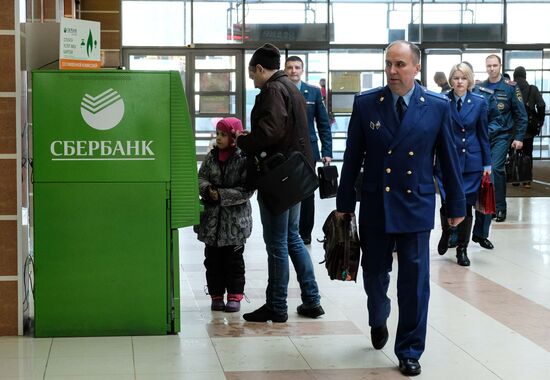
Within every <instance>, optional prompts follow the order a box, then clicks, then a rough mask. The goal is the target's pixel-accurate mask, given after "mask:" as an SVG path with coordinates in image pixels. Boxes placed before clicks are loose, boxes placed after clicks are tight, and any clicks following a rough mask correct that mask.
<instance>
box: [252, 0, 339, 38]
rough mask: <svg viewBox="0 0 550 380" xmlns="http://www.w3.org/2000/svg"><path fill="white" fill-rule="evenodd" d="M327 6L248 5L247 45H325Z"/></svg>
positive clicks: (271, 3)
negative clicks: (252, 42) (299, 43)
mask: <svg viewBox="0 0 550 380" xmlns="http://www.w3.org/2000/svg"><path fill="white" fill-rule="evenodd" d="M327 9H328V8H327V3H326V2H302V3H294V2H266V3H264V2H248V3H246V8H245V13H246V16H245V17H246V20H245V21H246V26H245V27H246V37H245V38H246V40H247V41H271V42H292V41H302V42H304V41H327V40H328V39H329V36H328V35H327V20H328V11H327Z"/></svg>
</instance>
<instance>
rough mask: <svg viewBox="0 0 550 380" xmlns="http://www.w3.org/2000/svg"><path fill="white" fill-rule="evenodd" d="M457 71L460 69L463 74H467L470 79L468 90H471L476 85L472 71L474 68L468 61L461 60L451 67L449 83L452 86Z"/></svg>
mask: <svg viewBox="0 0 550 380" xmlns="http://www.w3.org/2000/svg"><path fill="white" fill-rule="evenodd" d="M455 71H460V72H461V73H462V74H464V75H465V76H466V79H467V80H468V90H471V89H472V88H474V86H475V81H474V73H473V72H472V69H471V68H470V66H469V65H468V64H467V63H464V62H460V63H457V64H456V65H454V66H453V67H451V71H450V72H449V84H450V85H451V87H454V86H453V74H454V73H455Z"/></svg>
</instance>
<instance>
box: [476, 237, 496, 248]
mask: <svg viewBox="0 0 550 380" xmlns="http://www.w3.org/2000/svg"><path fill="white" fill-rule="evenodd" d="M472 241H473V242H474V243H479V245H481V246H482V247H483V248H485V249H493V248H495V246H494V245H493V243H491V241H490V240H489V239H487V238H482V237H479V236H476V235H472Z"/></svg>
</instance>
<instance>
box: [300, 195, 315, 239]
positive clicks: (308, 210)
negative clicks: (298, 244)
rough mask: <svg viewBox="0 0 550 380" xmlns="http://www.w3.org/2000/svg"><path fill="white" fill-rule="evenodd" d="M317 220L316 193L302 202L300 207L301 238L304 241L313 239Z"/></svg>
mask: <svg viewBox="0 0 550 380" xmlns="http://www.w3.org/2000/svg"><path fill="white" fill-rule="evenodd" d="M314 219H315V193H313V194H311V195H310V196H309V197H307V198H306V199H304V200H303V201H302V206H301V207H300V236H301V237H302V239H311V231H313V224H314V221H315V220H314Z"/></svg>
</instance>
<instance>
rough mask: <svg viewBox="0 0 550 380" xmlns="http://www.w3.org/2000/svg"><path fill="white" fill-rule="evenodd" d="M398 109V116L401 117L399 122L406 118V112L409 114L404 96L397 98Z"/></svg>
mask: <svg viewBox="0 0 550 380" xmlns="http://www.w3.org/2000/svg"><path fill="white" fill-rule="evenodd" d="M395 107H396V109H397V116H398V117H399V121H402V120H403V117H404V116H405V112H407V105H406V104H405V100H404V99H403V97H402V96H400V97H399V98H397V104H396V105H395Z"/></svg>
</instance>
